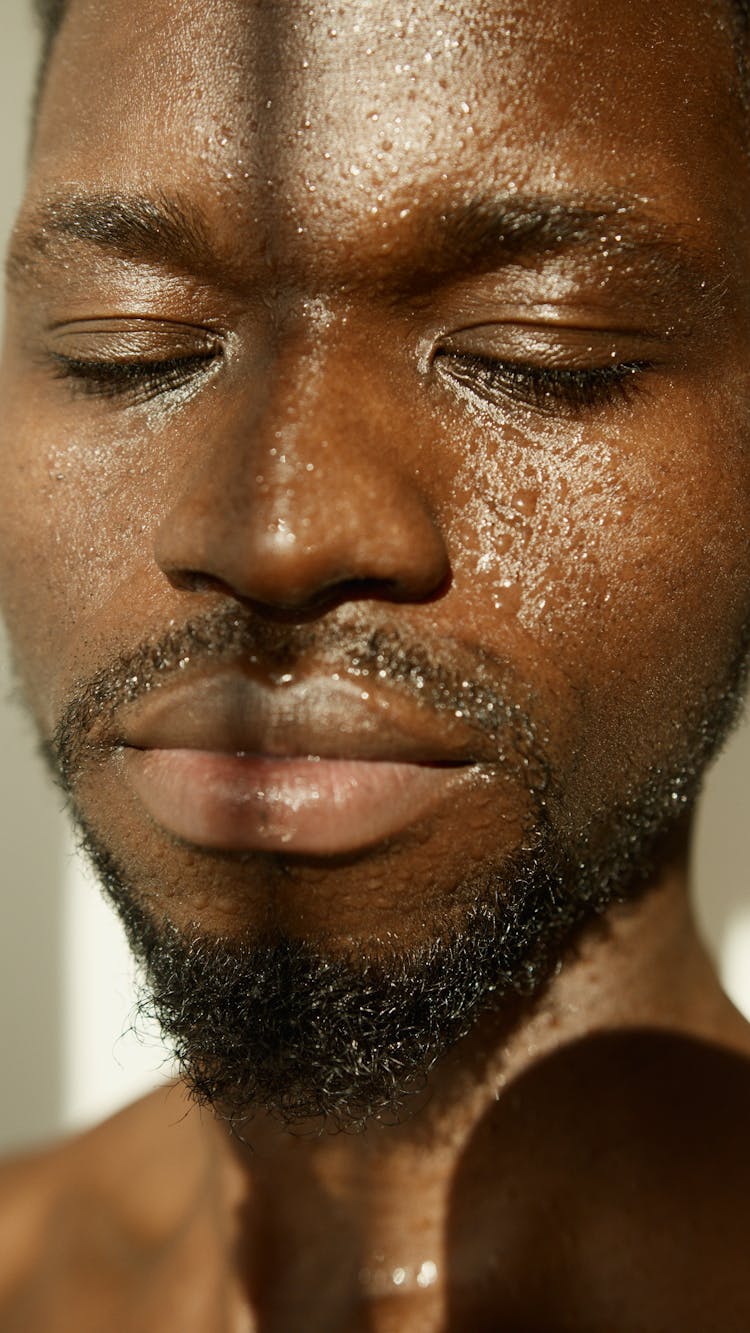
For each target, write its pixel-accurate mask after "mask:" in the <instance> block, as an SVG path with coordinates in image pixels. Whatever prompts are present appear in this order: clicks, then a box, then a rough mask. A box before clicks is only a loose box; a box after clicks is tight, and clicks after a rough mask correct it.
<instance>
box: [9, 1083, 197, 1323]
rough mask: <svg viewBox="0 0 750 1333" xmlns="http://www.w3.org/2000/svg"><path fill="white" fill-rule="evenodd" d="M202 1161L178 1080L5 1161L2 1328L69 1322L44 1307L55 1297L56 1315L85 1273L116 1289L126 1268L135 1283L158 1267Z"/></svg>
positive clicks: (190, 1199) (190, 1202)
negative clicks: (145, 1269)
mask: <svg viewBox="0 0 750 1333" xmlns="http://www.w3.org/2000/svg"><path fill="white" fill-rule="evenodd" d="M205 1159H206V1147H205V1140H204V1136H203V1135H202V1133H201V1131H200V1124H199V1120H198V1113H197V1112H196V1111H195V1110H194V1109H193V1108H191V1107H190V1106H189V1104H188V1103H187V1101H186V1098H185V1095H184V1093H183V1091H182V1089H181V1088H180V1086H179V1085H178V1084H172V1085H170V1086H169V1087H168V1088H166V1089H160V1090H159V1091H157V1092H155V1093H152V1094H150V1095H149V1096H148V1097H145V1098H143V1099H142V1100H140V1101H138V1102H135V1103H134V1104H133V1105H132V1106H129V1107H127V1108H126V1109H125V1110H124V1111H121V1112H119V1113H118V1114H117V1115H116V1116H113V1117H112V1118H111V1119H109V1120H107V1121H105V1122H104V1123H103V1124H101V1125H98V1126H96V1128H94V1129H92V1130H89V1131H87V1132H86V1133H84V1134H81V1135H78V1136H77V1137H75V1138H72V1139H69V1140H67V1141H65V1142H62V1143H59V1144H56V1145H54V1146H52V1147H49V1148H45V1149H44V1150H42V1151H38V1152H33V1153H28V1154H25V1155H23V1156H20V1157H17V1158H14V1159H11V1160H9V1161H6V1162H5V1163H4V1164H2V1165H1V1166H0V1333H15V1330H16V1329H18V1330H21V1329H24V1330H29V1333H36V1330H37V1329H39V1330H41V1329H42V1328H45V1329H46V1328H50V1329H52V1328H53V1327H54V1329H57V1328H58V1327H60V1328H61V1329H62V1328H67V1327H68V1323H67V1322H65V1320H66V1318H67V1316H62V1315H60V1316H58V1315H57V1314H55V1316H54V1319H52V1318H51V1316H50V1315H49V1314H43V1313H42V1312H43V1311H44V1310H45V1309H46V1303H47V1299H48V1298H49V1301H50V1302H54V1306H55V1308H56V1310H58V1311H59V1310H60V1309H61V1308H63V1307H64V1305H65V1299H64V1297H65V1293H66V1289H68V1288H72V1289H73V1290H75V1287H76V1283H77V1282H78V1284H79V1290H80V1278H81V1276H82V1275H83V1274H84V1272H85V1273H86V1276H87V1284H88V1282H89V1274H91V1273H98V1275H99V1277H100V1279H101V1281H102V1282H103V1283H104V1285H105V1286H106V1288H107V1290H108V1291H110V1292H111V1291H114V1290H115V1289H116V1288H117V1285H118V1282H119V1280H120V1277H121V1276H122V1275H123V1274H124V1273H125V1272H127V1273H128V1275H129V1278H130V1280H131V1282H132V1279H133V1277H134V1275H136V1274H137V1271H138V1269H139V1267H141V1266H151V1265H152V1263H153V1256H154V1255H158V1254H159V1253H162V1252H163V1251H164V1250H165V1249H168V1248H169V1245H170V1241H171V1238H172V1237H174V1235H175V1234H176V1233H177V1232H178V1231H179V1229H180V1227H181V1225H182V1222H183V1220H184V1218H185V1216H186V1215H188V1214H189V1213H190V1211H191V1208H193V1207H194V1203H195V1198H196V1193H197V1192H198V1191H199V1189H200V1182H201V1180H202V1178H203V1176H204V1175H205V1169H206V1167H205ZM75 1304H76V1302H75V1299H74V1300H73V1302H72V1307H71V1305H70V1303H68V1308H69V1309H71V1308H75ZM74 1326H75V1325H74V1317H73V1319H71V1322H70V1327H71V1328H72V1327H74ZM78 1327H80V1323H79V1325H78Z"/></svg>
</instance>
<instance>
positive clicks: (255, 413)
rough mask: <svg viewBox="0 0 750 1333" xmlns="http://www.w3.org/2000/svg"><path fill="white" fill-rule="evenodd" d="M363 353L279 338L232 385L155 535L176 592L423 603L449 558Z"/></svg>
mask: <svg viewBox="0 0 750 1333" xmlns="http://www.w3.org/2000/svg"><path fill="white" fill-rule="evenodd" d="M396 406H397V404H396V402H395V401H394V396H393V395H387V396H386V398H385V399H384V395H383V390H382V388H381V385H380V383H379V382H378V377H377V376H376V375H374V374H373V373H372V371H371V370H370V368H369V367H368V364H367V355H366V352H365V351H364V350H363V348H362V347H361V346H360V347H356V346H354V345H352V344H351V343H349V344H348V345H347V344H342V343H339V344H338V345H334V344H333V343H332V341H329V342H327V343H326V341H325V339H324V338H323V337H319V338H311V337H310V336H309V333H308V334H306V335H305V336H300V335H297V336H289V337H286V338H284V339H283V340H280V341H279V342H278V344H277V345H276V347H275V348H274V350H273V353H272V355H271V358H270V360H268V361H266V363H265V364H264V367H263V369H262V371H256V372H255V373H253V374H249V375H247V376H246V377H245V378H244V379H242V378H240V383H239V385H238V387H237V388H235V389H234V390H233V392H232V397H231V406H229V407H228V409H227V411H226V412H225V414H223V415H222V416H221V418H220V421H221V424H220V426H219V427H218V428H217V430H216V434H215V435H214V436H212V438H210V439H209V440H207V441H206V443H205V445H203V446H201V448H200V450H199V453H198V456H196V457H195V458H194V459H193V461H192V465H191V467H190V468H189V471H188V473H187V481H186V484H184V485H183V489H182V491H181V494H180V496H179V499H178V500H177V502H176V504H175V505H174V506H173V507H172V509H171V511H170V512H169V514H167V515H166V516H165V518H164V520H163V522H162V525H161V528H160V530H159V533H158V535H157V543H156V558H157V561H158V563H159V565H160V566H161V568H162V569H163V571H164V572H165V573H166V574H167V576H168V577H169V578H170V580H171V581H172V583H173V584H175V585H176V586H178V587H182V588H190V589H193V590H195V589H199V590H207V589H215V588H216V587H217V586H218V585H221V587H222V588H223V589H224V590H228V591H229V592H230V593H231V594H232V595H233V596H235V597H237V598H240V599H242V600H244V601H250V602H253V603H256V604H258V605H262V606H264V607H267V608H274V607H275V608H279V609H284V610H289V609H295V608H299V609H304V608H306V607H310V606H317V605H318V604H320V603H321V602H329V601H331V600H336V599H338V600H341V599H342V598H361V597H363V596H372V595H377V596H386V597H389V598H392V599H394V600H410V599H413V600H422V599H424V598H426V597H429V596H432V595H434V593H435V592H436V590H437V589H438V588H439V587H440V585H441V584H442V583H444V582H445V579H446V577H447V574H448V555H447V551H446V548H445V545H444V542H443V539H442V536H441V533H440V531H439V529H438V526H437V524H436V522H435V520H434V518H433V515H432V513H431V512H430V507H429V502H428V499H427V497H426V495H425V494H424V493H423V492H422V490H421V489H420V487H419V485H418V479H417V476H416V473H414V472H413V470H412V469H410V467H409V463H408V449H407V450H405V449H404V448H403V445H404V443H405V442H404V441H403V440H400V439H398V440H397V439H396V438H394V437H395V436H398V435H400V425H399V421H398V420H397V418H396V417H395V416H394V411H395V410H396Z"/></svg>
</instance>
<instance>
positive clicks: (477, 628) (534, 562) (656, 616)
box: [451, 401, 750, 762]
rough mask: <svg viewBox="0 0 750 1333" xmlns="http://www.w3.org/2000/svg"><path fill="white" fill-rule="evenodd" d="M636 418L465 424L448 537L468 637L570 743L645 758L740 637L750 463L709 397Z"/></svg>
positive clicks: (704, 689) (710, 682) (749, 551)
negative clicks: (509, 667)
mask: <svg viewBox="0 0 750 1333" xmlns="http://www.w3.org/2000/svg"><path fill="white" fill-rule="evenodd" d="M628 416H629V419H625V420H623V423H622V424H621V426H620V427H619V428H618V431H617V434H616V436H615V433H614V431H613V429H612V428H611V427H610V428H609V431H608V432H607V431H605V430H604V429H600V430H598V431H597V430H595V429H594V427H593V426H591V425H589V426H586V427H585V428H581V429H577V430H576V429H569V430H564V429H563V428H562V427H560V426H557V427H556V428H555V429H553V428H549V429H548V431H547V433H546V437H545V436H543V435H542V434H541V433H538V434H537V435H533V434H532V433H531V432H530V431H529V432H528V433H524V434H521V433H520V432H519V431H517V430H515V429H508V428H503V429H502V435H500V434H499V432H498V429H497V426H496V425H495V426H494V432H493V434H494V438H490V432H489V431H488V430H487V429H485V430H483V431H481V432H479V431H476V430H475V431H473V432H471V433H470V435H467V438H466V439H465V440H464V441H463V447H462V450H461V458H462V459H463V461H462V463H461V464H460V466H459V467H458V468H457V471H456V483H455V488H454V492H453V495H452V497H451V501H452V504H453V529H452V541H453V547H454V550H455V551H456V553H457V560H456V567H457V568H456V593H457V603H458V602H459V601H460V602H461V604H462V606H461V615H462V622H463V624H464V625H465V626H466V628H467V632H468V633H470V634H471V635H472V636H473V637H474V638H476V639H478V640H479V641H480V642H483V643H485V644H487V645H488V646H491V647H492V649H493V650H494V651H495V652H510V653H512V654H513V655H514V657H516V658H517V659H518V660H519V662H520V664H521V665H522V667H523V668H525V669H527V670H528V672H529V673H530V679H531V680H533V681H534V682H535V683H538V686H539V689H540V690H541V691H542V692H543V693H544V694H546V697H547V700H548V708H547V711H548V713H549V714H550V715H556V717H557V719H558V723H559V726H560V727H561V731H560V733H559V734H560V737H561V738H562V737H564V740H565V744H566V745H570V746H572V747H573V748H575V749H576V750H577V751H579V752H581V753H587V752H590V751H591V749H592V748H596V749H598V750H600V749H601V745H602V738H603V736H607V737H608V741H607V744H608V745H609V744H612V745H616V747H617V749H618V751H619V752H620V753H621V755H622V756H625V755H627V756H628V757H629V759H635V758H636V757H638V759H639V760H640V761H642V762H650V759H651V758H652V757H653V756H654V755H655V754H657V755H658V754H659V753H660V752H661V753H665V751H666V749H667V747H668V746H669V745H671V744H673V738H674V734H675V728H676V727H677V728H682V729H683V730H684V723H685V718H686V716H688V715H689V714H690V712H691V711H700V710H701V709H703V710H705V698H706V695H707V694H708V693H710V691H711V689H712V688H718V686H717V684H716V683H717V682H719V683H721V682H723V681H725V680H726V678H727V674H728V671H730V670H731V667H732V663H733V660H734V657H735V655H736V652H737V649H738V646H739V645H740V644H741V643H742V642H743V641H744V634H745V628H746V624H747V621H748V618H749V616H750V541H749V527H748V497H749V496H750V455H749V454H748V450H747V449H746V447H745V444H744V423H742V422H740V421H737V420H730V419H728V418H725V419H724V421H723V422H722V423H721V424H720V425H719V424H718V423H716V422H712V421H711V420H707V419H706V412H705V408H703V409H702V410H700V405H694V410H693V408H691V404H690V403H689V402H687V401H683V402H682V403H680V404H678V405H675V406H673V407H671V408H670V409H669V410H667V409H666V408H665V409H663V410H662V411H661V413H660V414H659V415H658V417H657V414H656V413H655V412H654V413H653V414H652V419H651V420H650V421H649V423H648V428H646V426H645V425H644V417H643V415H642V411H636V410H633V412H632V413H629V414H628ZM563 713H565V714H566V718H567V720H564V719H563Z"/></svg>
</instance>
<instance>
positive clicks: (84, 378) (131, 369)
mask: <svg viewBox="0 0 750 1333" xmlns="http://www.w3.org/2000/svg"><path fill="white" fill-rule="evenodd" d="M216 356H217V353H216V352H208V353H207V352H199V353H194V354H193V355H192V356H181V357H175V358H171V359H168V360H163V361H96V360H81V359H78V358H77V357H68V356H61V355H59V354H57V355H55V358H54V359H55V371H56V376H57V378H58V379H63V380H71V381H72V382H73V385H74V387H75V389H76V391H77V392H79V393H83V394H88V395H90V396H92V397H96V398H120V397H129V398H130V399H131V400H133V401H135V402H149V401H150V400H151V399H152V398H157V397H158V396H159V395H160V394H163V393H170V392H176V391H177V390H178V389H182V388H184V387H185V386H186V385H188V384H189V383H190V382H191V380H193V379H194V378H195V377H196V376H197V375H200V373H201V372H205V371H207V370H208V369H209V367H210V366H211V365H213V363H214V361H215V360H216Z"/></svg>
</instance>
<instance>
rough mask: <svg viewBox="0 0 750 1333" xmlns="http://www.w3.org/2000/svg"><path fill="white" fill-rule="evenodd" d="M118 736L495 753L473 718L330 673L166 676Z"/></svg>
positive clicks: (129, 711) (350, 752)
mask: <svg viewBox="0 0 750 1333" xmlns="http://www.w3.org/2000/svg"><path fill="white" fill-rule="evenodd" d="M116 740H117V743H118V744H120V745H126V746H130V747H133V748H136V749H143V750H153V749H160V750H179V749H190V750H208V751H213V752H220V753H227V754H242V753H246V754H254V755H264V756H278V757H282V758H292V757H301V756H305V755H316V756H319V757H321V758H330V759H365V760H367V759H369V760H390V761H391V762H405V763H457V764H471V763H476V762H478V761H480V760H481V759H485V758H489V757H490V756H489V755H487V754H486V753H484V754H483V753H481V750H482V749H484V750H485V751H486V749H487V739H486V738H482V736H481V735H480V734H479V733H478V732H477V730H476V729H475V728H474V727H472V726H471V725H470V724H469V723H468V722H467V720H466V719H465V718H463V717H457V716H456V714H455V712H454V711H450V710H447V709H446V710H445V711H443V710H438V709H435V708H433V707H432V706H430V705H429V704H427V703H426V702H425V703H424V704H422V703H419V702H413V701H412V700H410V699H409V697H408V696H406V695H405V693H402V691H400V690H398V689H391V690H388V691H386V690H383V689H382V688H376V687H375V686H374V683H373V682H372V681H371V680H369V679H367V678H363V679H360V680H358V681H357V680H347V679H333V678H332V677H331V676H330V675H323V674H311V675H306V676H304V677H300V678H298V679H296V680H295V681H294V682H293V683H292V684H290V685H278V684H267V683H265V682H263V681H259V680H258V679H256V678H254V677H253V676H251V675H248V674H246V673H245V672H243V671H242V670H241V669H239V668H237V667H234V668H224V669H218V670H213V671H210V672H208V673H206V672H203V673H198V674H196V675H195V676H192V675H189V676H186V677H184V678H180V679H178V680H174V679H170V680H165V681H164V683H163V684H161V685H159V686H158V687H156V688H153V689H152V690H151V691H149V693H147V694H144V695H142V696H140V697H139V698H138V699H137V700H135V701H134V702H133V703H131V704H128V705H126V706H125V707H124V708H123V709H122V711H121V713H120V714H119V716H118V718H117V737H116ZM483 740H484V745H483V746H482V741H483Z"/></svg>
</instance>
